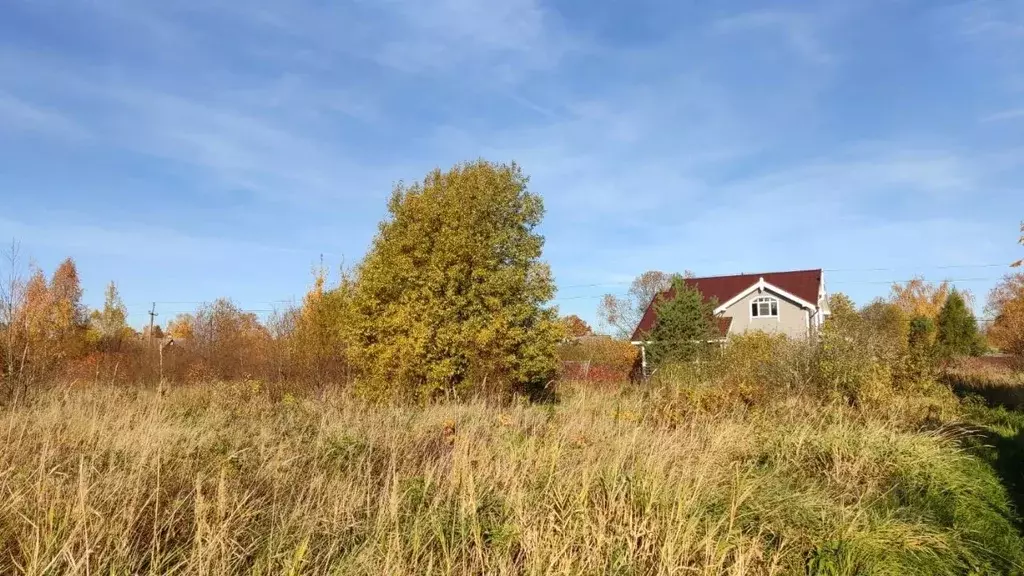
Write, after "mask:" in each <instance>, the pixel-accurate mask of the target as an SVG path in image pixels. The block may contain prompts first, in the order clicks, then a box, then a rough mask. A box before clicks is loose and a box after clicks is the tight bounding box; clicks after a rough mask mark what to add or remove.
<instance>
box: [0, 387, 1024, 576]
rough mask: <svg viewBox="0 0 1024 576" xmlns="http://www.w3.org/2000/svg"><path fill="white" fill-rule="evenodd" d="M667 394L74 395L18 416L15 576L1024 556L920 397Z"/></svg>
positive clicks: (694, 570)
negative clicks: (858, 404) (763, 400)
mask: <svg viewBox="0 0 1024 576" xmlns="http://www.w3.org/2000/svg"><path fill="white" fill-rule="evenodd" d="M659 402H660V401H659V400H658V398H656V397H653V396H650V395H647V396H643V397H641V396H640V395H634V394H630V393H621V392H619V393H594V392H580V393H576V394H568V395H566V397H565V398H563V402H562V403H560V404H558V405H549V406H538V405H527V404H521V405H507V404H506V405H497V404H488V403H486V402H483V401H479V402H470V403H467V404H460V405H437V406H431V407H425V408H422V407H421V408H417V407H408V406H394V407H387V406H379V405H376V406H375V405H369V404H364V403H361V402H359V401H356V400H352V399H349V398H327V399H296V398H293V397H292V396H288V395H285V396H284V397H283V398H280V399H276V400H275V399H274V398H272V396H271V395H269V394H267V393H265V392H264V391H261V390H259V386H258V385H256V384H252V383H250V384H236V385H227V384H225V385H216V386H209V387H205V388H186V389H177V390H173V391H172V392H170V393H169V394H168V395H167V396H165V397H163V398H158V397H157V396H155V395H154V394H151V393H149V392H138V391H128V390H125V389H112V388H107V389H92V390H83V391H66V390H65V391H55V392H53V393H51V394H49V395H48V396H46V397H44V398H42V399H40V400H39V401H37V402H35V403H34V404H33V405H31V406H28V407H22V408H18V409H9V410H7V411H4V412H3V413H0V431H2V433H3V435H4V441H3V443H2V444H0V490H2V492H3V494H4V497H3V498H2V499H0V572H2V573H4V574H7V573H25V574H98V573H101V572H102V573H105V574H240V573H246V574H249V573H252V574H804V573H807V572H811V573H821V574H855V573H856V574H860V573H873V574H876V573H877V574H963V573H968V571H969V570H972V569H974V570H978V571H979V572H978V573H988V572H987V571H988V570H993V571H999V572H1006V571H1010V570H1012V569H1013V566H1014V565H1015V563H1017V562H1019V561H1020V542H1019V540H1018V539H1017V537H1016V536H1015V534H1016V532H1015V530H1014V528H1013V526H1012V525H1011V523H1010V520H1009V519H1008V512H1007V509H1006V499H1005V494H1004V493H1003V492H1002V491H1001V488H1000V486H999V485H998V483H997V481H996V479H995V477H994V476H993V475H992V474H991V473H990V472H986V471H985V469H984V466H982V465H980V464H979V463H978V462H977V461H975V460H973V459H972V458H970V457H969V456H967V455H965V454H964V453H962V452H961V451H960V450H959V449H958V447H957V442H956V439H955V438H954V437H952V434H951V433H949V432H948V431H947V432H943V431H942V429H941V428H938V429H935V430H934V431H919V430H918V429H917V424H915V423H914V420H915V419H919V416H920V415H921V414H923V412H916V411H914V412H911V411H909V410H911V408H907V410H908V411H906V412H904V411H901V410H902V409H900V408H899V407H896V406H894V409H893V411H892V412H890V413H888V414H885V415H877V416H872V415H870V414H867V413H865V412H863V411H859V412H855V411H853V410H852V409H850V408H847V407H844V406H839V405H834V406H830V407H825V408H823V407H822V406H820V405H815V404H813V402H812V401H810V400H797V399H793V400H790V401H787V402H783V403H781V404H775V405H773V406H771V407H766V408H764V409H758V410H747V409H737V410H730V411H726V412H718V413H695V414H692V415H690V416H688V417H687V418H686V419H684V420H681V421H680V419H678V418H664V417H663V416H662V414H664V410H659V409H657V405H658V403H659ZM932 416H933V418H934V416H935V413H934V411H932Z"/></svg>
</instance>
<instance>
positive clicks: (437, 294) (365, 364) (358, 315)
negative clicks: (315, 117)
mask: <svg viewBox="0 0 1024 576" xmlns="http://www.w3.org/2000/svg"><path fill="white" fill-rule="evenodd" d="M527 185H528V178H527V177H526V176H524V175H523V173H522V171H521V170H520V168H519V166H517V165H516V164H514V163H513V164H494V163H490V162H486V161H483V160H480V161H476V162H470V163H466V164H460V165H457V166H455V167H454V168H452V169H451V170H449V171H447V172H442V171H441V170H435V171H433V172H431V173H430V174H429V175H428V176H427V177H426V178H425V179H424V181H423V182H422V183H415V184H412V185H405V184H399V185H398V186H396V188H395V190H394V192H393V193H392V195H391V199H390V201H389V202H388V212H389V214H390V215H389V217H388V218H387V219H386V220H385V221H384V222H382V223H381V225H380V230H379V232H378V234H377V237H376V238H375V239H374V241H373V244H372V246H371V248H370V251H369V253H368V254H367V256H366V259H365V260H364V261H363V263H362V265H361V266H360V267H359V269H358V280H357V283H356V288H355V292H354V296H353V312H354V339H355V343H356V344H357V345H356V346H355V348H356V351H357V354H358V358H359V364H360V365H361V367H362V369H363V380H364V382H363V385H368V386H370V387H371V388H372V389H373V390H375V391H379V392H384V393H389V394H394V393H400V394H411V395H415V396H418V397H420V398H430V397H433V396H436V395H438V394H458V393H465V392H472V391H474V390H476V389H479V387H492V386H499V385H508V386H512V387H526V388H529V389H537V388H538V387H541V386H543V385H544V384H546V382H547V381H549V380H550V379H551V378H552V377H553V376H554V373H555V368H556V361H555V344H556V343H557V341H558V338H559V336H560V334H561V329H560V327H559V326H558V323H557V316H556V314H555V311H554V310H553V309H552V308H550V307H548V306H546V303H547V302H548V301H550V300H551V298H552V297H553V296H554V282H553V280H552V277H551V272H550V269H549V268H548V265H547V264H546V263H544V262H542V261H541V260H540V257H541V250H542V248H543V245H544V238H543V237H542V236H541V235H540V234H538V233H537V232H536V228H537V226H538V225H539V224H540V222H541V218H542V216H543V214H544V207H543V202H542V201H541V198H540V197H539V196H538V195H536V194H534V193H532V192H530V191H529V189H528V187H527Z"/></svg>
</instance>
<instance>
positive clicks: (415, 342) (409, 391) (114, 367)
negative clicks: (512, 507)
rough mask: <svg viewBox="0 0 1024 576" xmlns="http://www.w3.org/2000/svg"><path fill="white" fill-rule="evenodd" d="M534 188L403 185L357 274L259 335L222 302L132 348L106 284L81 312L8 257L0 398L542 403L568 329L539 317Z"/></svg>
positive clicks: (464, 176) (318, 282)
mask: <svg viewBox="0 0 1024 576" xmlns="http://www.w3.org/2000/svg"><path fill="white" fill-rule="evenodd" d="M528 184H529V179H528V178H527V177H526V176H525V175H524V174H523V172H522V170H521V169H520V167H519V166H518V165H516V164H514V163H511V164H500V163H491V162H486V161H483V160H479V161H475V162H468V163H464V164H459V165H457V166H455V167H453V168H452V169H450V170H448V171H441V170H434V171H432V172H431V173H430V174H428V175H427V176H426V178H424V179H423V181H422V182H415V183H413V184H408V185H407V184H405V183H399V184H398V185H396V186H395V188H394V190H393V192H392V194H391V197H390V199H389V200H388V203H387V209H388V216H387V217H386V218H385V220H384V221H382V222H381V223H380V225H379V228H378V231H377V234H376V236H375V238H374V240H373V242H372V245H371V247H370V249H369V251H368V253H367V254H366V256H365V257H364V259H363V260H362V261H361V262H359V263H358V264H357V265H355V266H353V267H352V268H350V269H347V270H343V271H342V273H341V275H340V277H339V278H338V279H337V280H336V281H334V282H332V281H331V280H330V279H329V278H328V274H327V273H326V271H325V270H324V269H323V268H321V269H320V270H318V271H317V272H316V276H315V278H314V282H313V285H312V287H311V289H310V290H309V292H308V293H307V294H306V295H305V297H304V298H303V301H302V303H301V305H299V306H296V307H294V308H292V309H285V310H282V311H280V312H278V313H275V314H274V315H273V316H272V317H271V318H270V319H269V320H268V321H267V322H263V323H261V322H260V321H259V320H258V319H257V318H256V316H255V315H254V314H251V313H247V312H245V311H243V310H240V309H239V308H238V307H237V306H236V305H235V304H233V303H232V302H231V301H230V300H217V301H215V302H213V303H211V304H208V305H204V306H202V307H200V308H199V309H198V310H197V311H196V312H195V313H193V314H185V315H181V316H179V317H177V318H175V319H174V320H173V321H171V322H170V323H169V324H168V325H167V327H166V328H167V329H166V330H160V331H159V333H156V332H157V330H154V333H153V334H148V333H144V334H141V335H139V334H135V333H134V331H132V330H130V329H129V328H128V326H127V323H126V317H127V314H126V310H125V307H124V305H123V303H122V302H121V301H120V298H119V297H118V294H117V288H116V286H115V285H114V284H111V285H110V286H109V287H108V289H107V294H106V299H105V300H106V302H105V304H104V306H103V308H102V309H101V310H96V311H93V312H87V311H86V310H85V308H84V307H83V306H82V304H81V296H82V290H81V287H80V285H79V282H78V275H77V270H76V268H75V264H74V262H73V261H72V260H71V259H68V260H66V261H65V262H64V263H63V264H61V265H60V267H58V269H57V270H56V271H55V272H54V274H53V277H52V278H51V279H50V280H49V281H47V279H46V278H45V276H44V274H43V272H42V271H41V270H39V269H37V268H33V269H31V271H30V273H29V274H28V277H27V279H26V278H22V277H21V276H20V275H19V274H18V272H17V271H18V268H17V266H16V264H17V262H16V261H15V260H16V254H12V255H10V256H11V257H10V259H9V260H10V261H9V270H8V271H7V272H8V276H9V278H8V280H9V282H8V283H7V284H6V287H5V290H4V292H3V295H2V297H3V311H2V316H0V330H2V331H3V334H2V336H3V337H2V338H0V342H2V346H3V354H2V360H0V361H2V363H3V364H2V366H0V374H2V378H3V380H2V384H3V389H4V393H5V395H6V397H8V398H10V397H15V396H17V395H18V394H19V393H24V392H25V391H27V390H29V389H30V388H31V387H33V386H37V385H40V384H42V383H45V382H48V381H52V380H53V379H56V378H60V379H64V380H88V379H97V380H101V379H111V380H117V381H129V380H131V379H139V380H146V379H151V378H153V377H159V378H163V379H166V380H169V381H201V380H203V379H229V378H252V379H259V380H289V379H290V380H305V381H309V382H311V383H316V384H326V383H344V384H346V385H351V386H352V387H353V388H355V389H357V390H359V391H360V392H361V393H364V394H366V395H369V396H377V397H404V398H416V399H420V400H427V399H431V398H435V397H441V396H444V397H461V396H465V395H469V394H475V393H481V392H487V393H490V392H497V393H513V392H518V393H524V394H540V393H543V391H544V389H545V387H546V386H547V385H548V384H549V383H550V382H551V381H552V380H553V379H554V378H555V376H556V372H557V368H558V360H557V356H556V346H557V344H558V343H559V342H560V341H562V340H563V339H564V338H565V326H566V324H565V323H564V322H561V321H559V318H558V317H557V313H556V310H555V308H554V307H553V306H551V305H550V304H549V303H550V301H551V299H552V298H553V296H554V292H555V285H554V281H553V278H552V275H551V270H550V268H549V266H548V265H547V263H545V262H544V261H543V260H542V259H541V254H542V249H543V245H544V238H543V236H541V235H540V234H539V233H538V232H537V227H538V225H539V224H540V222H541V219H542V217H543V214H544V206H543V202H542V200H541V198H540V196H539V195H537V194H535V193H533V192H531V191H530V190H529V187H528ZM165 333H166V334H165ZM171 342H173V344H171Z"/></svg>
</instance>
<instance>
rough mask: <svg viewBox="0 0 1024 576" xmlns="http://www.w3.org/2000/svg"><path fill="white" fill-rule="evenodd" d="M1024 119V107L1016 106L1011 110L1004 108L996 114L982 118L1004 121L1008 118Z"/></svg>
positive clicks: (983, 119) (989, 120) (984, 119)
mask: <svg viewBox="0 0 1024 576" xmlns="http://www.w3.org/2000/svg"><path fill="white" fill-rule="evenodd" d="M1021 119H1024V108H1014V109H1011V110H1003V111H1001V112H996V113H994V114H989V115H988V116H985V117H984V118H982V119H981V121H982V122H1003V121H1007V120H1021Z"/></svg>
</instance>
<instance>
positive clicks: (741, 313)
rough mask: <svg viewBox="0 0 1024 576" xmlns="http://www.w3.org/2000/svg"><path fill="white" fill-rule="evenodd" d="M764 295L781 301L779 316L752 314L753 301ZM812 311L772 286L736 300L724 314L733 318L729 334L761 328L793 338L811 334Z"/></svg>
mask: <svg viewBox="0 0 1024 576" xmlns="http://www.w3.org/2000/svg"><path fill="white" fill-rule="evenodd" d="M762 296H771V297H772V298H775V299H777V300H778V301H779V316H778V318H761V317H757V318H755V317H753V316H752V315H751V314H750V305H751V303H752V302H753V301H754V300H756V299H757V298H760V297H762ZM810 314H811V312H810V311H808V310H806V309H804V308H802V307H801V306H800V305H799V304H797V303H796V302H793V301H792V300H788V299H786V298H784V297H782V296H780V295H778V294H776V293H774V292H772V290H771V288H765V290H764V291H763V292H758V291H757V290H755V291H753V292H751V293H750V294H749V295H747V296H746V297H745V298H743V299H742V300H739V301H738V302H735V303H734V304H733V305H732V306H730V307H728V308H726V310H725V312H723V313H722V315H723V316H726V317H729V318H732V325H731V326H729V334H730V335H732V334H743V333H744V332H747V331H751V330H761V331H763V332H769V333H782V334H786V335H787V336H790V337H792V338H804V337H806V336H807V335H808V334H809V330H808V322H809V320H810Z"/></svg>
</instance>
